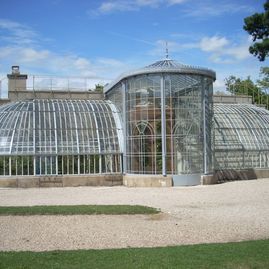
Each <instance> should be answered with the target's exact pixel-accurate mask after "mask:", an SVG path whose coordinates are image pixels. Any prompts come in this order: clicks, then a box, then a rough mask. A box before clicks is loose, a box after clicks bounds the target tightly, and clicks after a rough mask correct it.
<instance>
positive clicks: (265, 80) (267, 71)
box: [257, 67, 269, 109]
mask: <svg viewBox="0 0 269 269" xmlns="http://www.w3.org/2000/svg"><path fill="white" fill-rule="evenodd" d="M260 76H263V77H262V79H260V80H257V85H258V87H259V88H260V89H261V90H262V92H263V95H262V103H263V104H265V105H266V108H267V109H269V67H261V70H260Z"/></svg>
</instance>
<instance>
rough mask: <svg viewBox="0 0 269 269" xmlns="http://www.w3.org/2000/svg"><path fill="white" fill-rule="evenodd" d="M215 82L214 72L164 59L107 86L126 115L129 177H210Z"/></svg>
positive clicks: (125, 149)
mask: <svg viewBox="0 0 269 269" xmlns="http://www.w3.org/2000/svg"><path fill="white" fill-rule="evenodd" d="M214 79H215V73H214V72H213V71H211V70H208V69H203V68H198V67H191V66H186V65H182V64H179V63H177V62H175V61H173V60H170V59H165V60H163V61H158V62H156V63H154V64H152V65H149V66H147V67H145V68H142V69H140V70H136V71H134V72H130V73H128V74H125V75H122V76H121V77H120V78H118V79H116V80H115V81H114V82H112V83H111V84H110V85H108V86H106V88H105V91H106V97H107V99H109V100H111V101H112V102H113V103H115V105H116V106H117V107H118V109H119V110H120V111H122V112H123V115H122V120H123V130H124V134H125V135H124V139H125V147H124V154H123V155H124V156H126V157H125V158H126V161H125V162H124V164H125V165H124V169H125V172H126V173H129V174H133V173H134V174H162V175H164V176H165V175H166V174H173V175H179V174H180V175H182V174H203V173H210V172H212V150H211V131H212V115H213V111H212V110H213V107H212V95H213V87H212V84H213V80H214Z"/></svg>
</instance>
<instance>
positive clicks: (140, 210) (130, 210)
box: [0, 205, 160, 268]
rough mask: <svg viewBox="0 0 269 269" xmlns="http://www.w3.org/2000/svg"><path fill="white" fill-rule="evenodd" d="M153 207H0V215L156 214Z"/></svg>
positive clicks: (157, 211)
mask: <svg viewBox="0 0 269 269" xmlns="http://www.w3.org/2000/svg"><path fill="white" fill-rule="evenodd" d="M159 212H160V211H159V210H158V209H156V208H153V207H147V206H141V205H59V206H2V207H0V215H17V216H25V215H100V214H105V215H122V214H131V215H133V214H157V213H159ZM0 268H1V267H0Z"/></svg>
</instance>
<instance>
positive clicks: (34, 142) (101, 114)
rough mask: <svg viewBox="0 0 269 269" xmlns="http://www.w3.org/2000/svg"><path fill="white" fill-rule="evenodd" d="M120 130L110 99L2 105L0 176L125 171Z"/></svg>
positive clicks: (31, 101)
mask: <svg viewBox="0 0 269 269" xmlns="http://www.w3.org/2000/svg"><path fill="white" fill-rule="evenodd" d="M122 139H123V137H122V129H121V123H120V116H119V112H118V110H117V109H116V107H115V106H114V105H113V104H112V103H111V102H110V101H88V100H83V101H79V100H25V101H19V102H15V103H9V104H6V105H3V106H0V145H1V147H0V175H2V176H9V175H10V176H16V175H68V174H70V175H83V174H106V173H121V166H122V164H121V163H122V160H121V152H122V149H121V145H122V142H121V141H122Z"/></svg>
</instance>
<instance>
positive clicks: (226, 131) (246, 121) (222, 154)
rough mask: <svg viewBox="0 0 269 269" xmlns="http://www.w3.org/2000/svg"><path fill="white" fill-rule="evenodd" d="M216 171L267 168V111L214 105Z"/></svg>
mask: <svg viewBox="0 0 269 269" xmlns="http://www.w3.org/2000/svg"><path fill="white" fill-rule="evenodd" d="M214 125H215V128H214V129H215V169H216V170H225V169H236V170H240V169H245V168H268V167H269V111H268V110H266V109H263V108H259V107H257V106H254V105H250V104H215V105H214Z"/></svg>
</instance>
